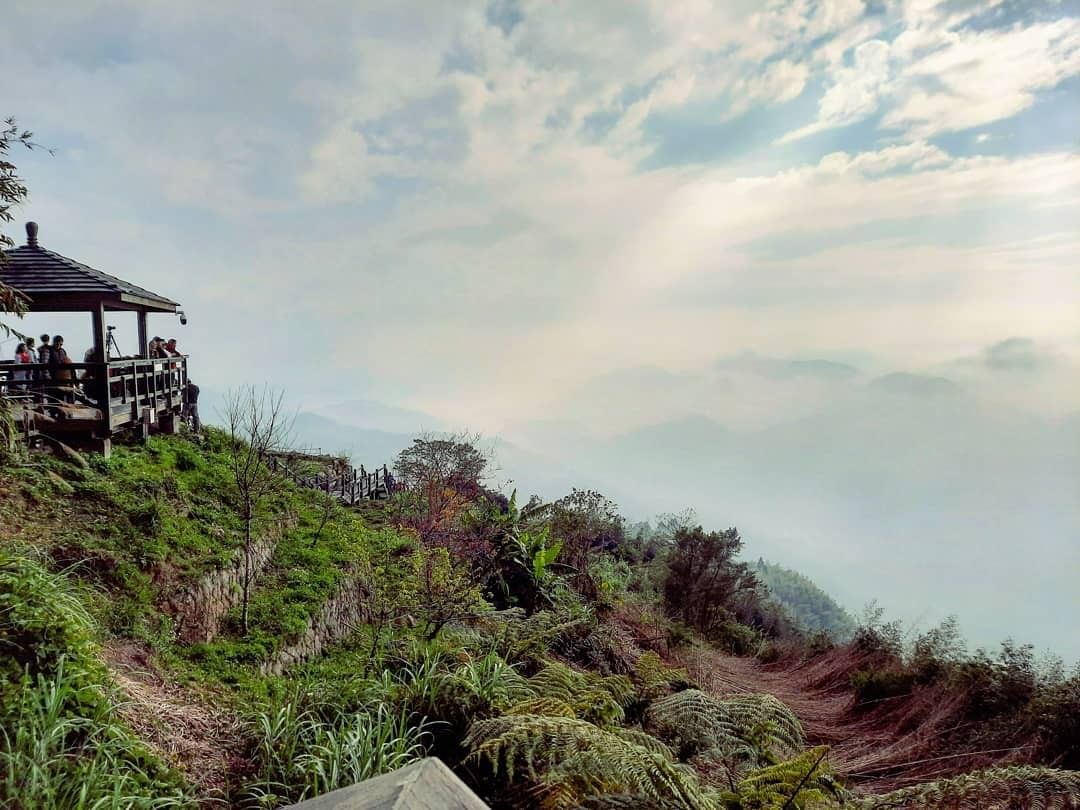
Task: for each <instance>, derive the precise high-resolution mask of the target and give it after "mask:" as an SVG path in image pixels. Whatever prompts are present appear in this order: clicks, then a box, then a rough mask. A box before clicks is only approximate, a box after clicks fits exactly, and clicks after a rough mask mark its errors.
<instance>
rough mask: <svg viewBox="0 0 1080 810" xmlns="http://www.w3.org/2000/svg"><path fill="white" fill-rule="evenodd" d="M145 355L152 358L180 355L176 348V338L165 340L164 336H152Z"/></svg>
mask: <svg viewBox="0 0 1080 810" xmlns="http://www.w3.org/2000/svg"><path fill="white" fill-rule="evenodd" d="M146 356H147V357H149V358H150V359H151V360H153V359H155V358H159V357H181V354H180V351H179V350H178V349H177V348H176V338H169V339H168V340H165V339H164V338H160V337H153V338H151V339H150V345H149V346H148V347H147V350H146Z"/></svg>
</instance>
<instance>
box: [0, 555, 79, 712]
mask: <svg viewBox="0 0 1080 810" xmlns="http://www.w3.org/2000/svg"><path fill="white" fill-rule="evenodd" d="M93 634H94V628H93V622H92V620H91V618H90V614H89V613H88V612H87V611H86V608H85V607H84V606H83V603H82V601H81V599H80V598H79V595H78V594H77V592H76V591H75V589H74V587H73V586H72V584H71V581H70V580H68V579H67V578H66V577H64V576H60V575H57V574H54V573H51V572H50V571H48V570H46V569H45V568H44V566H42V565H41V564H40V563H38V562H36V561H34V560H32V559H30V558H29V557H24V556H19V555H16V554H13V553H11V552H8V551H5V550H3V549H0V678H2V679H3V684H2V685H0V696H2V695H3V694H4V692H5V691H7V689H8V688H9V687H8V685H10V684H15V683H17V682H19V681H20V679H21V678H23V677H24V676H29V677H30V679H31V680H33V679H36V678H37V676H38V675H42V676H44V677H47V678H48V677H52V676H53V675H54V674H55V673H56V672H57V671H58V670H59V668H60V662H61V661H62V660H63V659H64V658H67V659H68V665H67V669H68V678H69V679H71V678H77V679H82V680H83V681H84V682H88V681H89V679H91V678H92V677H93V676H95V675H97V674H98V673H96V672H90V671H87V670H86V669H85V668H86V667H87V666H88V662H90V661H92V660H93V657H94V654H95V647H94V642H93Z"/></svg>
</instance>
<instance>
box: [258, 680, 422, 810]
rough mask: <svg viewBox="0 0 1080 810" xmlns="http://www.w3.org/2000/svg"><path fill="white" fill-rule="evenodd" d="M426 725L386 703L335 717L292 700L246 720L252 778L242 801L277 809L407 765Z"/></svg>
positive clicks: (333, 713) (330, 709)
mask: <svg viewBox="0 0 1080 810" xmlns="http://www.w3.org/2000/svg"><path fill="white" fill-rule="evenodd" d="M426 725H427V724H426V723H425V722H424V721H422V720H421V721H417V720H416V718H415V715H413V714H411V713H409V712H408V711H407V710H404V709H403V710H395V709H393V708H391V707H390V706H388V705H387V704H385V703H379V704H377V705H375V706H373V707H371V708H370V709H367V710H365V711H360V712H341V711H339V710H337V709H335V708H334V707H332V706H311V707H309V706H305V705H304V701H303V700H302V699H301V698H300V697H299V696H292V697H290V698H287V699H285V700H284V701H283V702H282V703H280V704H279V705H277V706H268V707H266V708H265V709H264V710H262V711H260V712H257V713H256V714H255V715H254V716H253V717H252V718H251V720H250V723H249V733H250V735H251V738H252V741H253V742H252V751H251V760H252V762H253V764H254V771H255V776H254V777H253V778H252V779H251V780H250V781H249V782H248V784H247V785H246V786H245V787H244V788H243V790H242V791H241V794H242V795H241V796H240V801H241V804H243V805H245V806H254V807H278V806H280V805H282V804H286V803H289V802H296V801H302V800H303V799H309V798H311V797H313V796H318V795H321V794H323V793H328V792H329V791H331V790H336V789H338V788H341V787H346V786H348V785H352V784H355V783H356V782H362V781H364V780H365V779H370V778H372V777H373V776H379V775H380V774H384V773H388V772H390V771H393V770H395V769H397V768H400V767H402V766H404V765H408V764H409V763H410V762H413V761H415V760H417V759H420V758H422V757H423V756H424V753H425V749H424V742H425V737H426V734H427V732H426Z"/></svg>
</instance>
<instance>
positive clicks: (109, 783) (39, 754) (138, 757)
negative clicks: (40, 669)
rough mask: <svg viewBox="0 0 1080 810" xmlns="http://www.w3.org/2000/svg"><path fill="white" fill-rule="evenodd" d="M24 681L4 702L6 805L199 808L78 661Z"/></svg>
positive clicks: (0, 788)
mask: <svg viewBox="0 0 1080 810" xmlns="http://www.w3.org/2000/svg"><path fill="white" fill-rule="evenodd" d="M65 663H66V662H65V659H64V658H63V657H61V658H60V659H59V660H58V661H57V662H56V668H55V670H54V671H53V672H52V673H51V674H50V675H49V676H46V675H44V674H41V673H39V674H38V675H37V677H36V678H35V679H34V680H33V681H23V683H22V685H21V688H20V689H19V690H18V691H17V692H16V693H14V694H7V695H6V697H5V700H4V702H3V705H2V706H0V718H2V721H3V722H2V724H0V806H3V807H24V808H36V809H37V808H40V810H81V808H97V807H131V808H170V807H194V805H195V802H194V799H193V797H192V795H191V794H190V793H189V792H188V791H186V789H184V788H183V787H182V786H181V785H180V783H179V781H178V780H177V779H176V778H175V777H174V776H172V775H170V774H169V773H168V771H167V770H166V769H165V768H164V767H163V766H162V765H161V764H160V763H159V762H158V761H157V760H156V759H155V758H154V757H153V756H151V755H150V754H149V752H148V751H147V750H146V749H145V748H144V747H143V745H142V744H141V743H140V742H139V741H138V739H137V738H136V737H135V736H134V735H133V734H132V733H131V732H130V731H128V730H127V728H126V727H125V726H124V725H123V724H122V723H121V722H120V720H119V718H118V717H117V716H116V712H115V709H114V708H113V704H114V699H113V698H110V697H109V696H108V695H107V694H106V693H105V692H104V690H103V687H101V686H99V685H91V684H89V683H87V682H86V677H85V674H84V673H82V672H79V671H78V670H79V669H81V668H80V667H76V671H75V672H74V673H73V672H71V671H68V670H66V669H65Z"/></svg>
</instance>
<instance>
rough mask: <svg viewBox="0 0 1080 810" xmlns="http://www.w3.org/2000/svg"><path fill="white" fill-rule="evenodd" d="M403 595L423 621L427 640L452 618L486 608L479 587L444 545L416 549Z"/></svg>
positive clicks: (477, 613) (469, 616)
mask: <svg viewBox="0 0 1080 810" xmlns="http://www.w3.org/2000/svg"><path fill="white" fill-rule="evenodd" d="M405 582H406V587H405V590H404V595H405V597H406V600H407V602H408V603H411V604H412V605H413V606H414V608H415V610H416V613H417V614H418V618H419V619H420V620H421V621H422V622H423V623H424V624H423V628H422V631H423V634H424V638H425V639H427V640H428V641H431V640H433V639H434V638H435V637H436V636H438V635H439V632H440V631H441V630H442V629H443V628H444V627H446V625H448V624H450V623H451V622H460V621H467V620H469V619H475V618H478V617H479V616H482V615H483V614H484V613H486V612H487V611H488V610H489V606H488V604H487V603H486V602H485V601H484V597H483V595H482V594H481V593H480V588H479V587H477V586H476V585H474V584H473V583H472V581H471V580H470V578H469V574H468V572H467V571H465V570H463V569H462V568H461V566H458V565H455V564H454V563H453V561H452V560H451V559H450V554H449V553H448V552H447V550H446V549H445V548H427V549H417V550H416V551H415V552H413V555H412V556H411V557H410V558H409V560H408V574H407V575H406V578H405Z"/></svg>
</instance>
